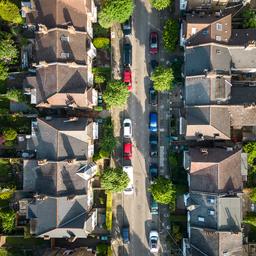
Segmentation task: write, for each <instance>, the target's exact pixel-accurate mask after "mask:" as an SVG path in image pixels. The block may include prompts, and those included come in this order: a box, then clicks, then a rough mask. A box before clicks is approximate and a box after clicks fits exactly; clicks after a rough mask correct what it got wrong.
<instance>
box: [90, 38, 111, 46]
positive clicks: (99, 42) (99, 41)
mask: <svg viewBox="0 0 256 256" xmlns="http://www.w3.org/2000/svg"><path fill="white" fill-rule="evenodd" d="M93 45H94V46H95V48H97V49H108V48H109V46H110V40H109V38H107V37H96V38H94V39H93Z"/></svg>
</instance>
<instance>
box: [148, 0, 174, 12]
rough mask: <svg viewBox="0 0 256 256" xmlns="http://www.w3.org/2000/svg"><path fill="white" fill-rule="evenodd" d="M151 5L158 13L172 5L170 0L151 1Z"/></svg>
mask: <svg viewBox="0 0 256 256" xmlns="http://www.w3.org/2000/svg"><path fill="white" fill-rule="evenodd" d="M151 3H152V6H153V7H154V8H155V9H157V10H159V11H160V10H163V9H165V8H167V7H168V6H169V5H170V4H171V3H172V0H151Z"/></svg>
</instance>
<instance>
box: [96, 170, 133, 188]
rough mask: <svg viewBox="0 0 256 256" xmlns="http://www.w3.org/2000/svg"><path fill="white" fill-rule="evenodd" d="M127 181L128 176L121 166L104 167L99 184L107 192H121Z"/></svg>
mask: <svg viewBox="0 0 256 256" xmlns="http://www.w3.org/2000/svg"><path fill="white" fill-rule="evenodd" d="M128 183H129V177H128V175H127V173H126V172H124V171H123V170H122V169H121V168H116V169H112V168H108V169H105V170H104V172H103V174H102V176H101V186H102V188H104V189H105V190H106V191H109V192H122V191H123V190H124V189H125V188H126V187H127V186H128Z"/></svg>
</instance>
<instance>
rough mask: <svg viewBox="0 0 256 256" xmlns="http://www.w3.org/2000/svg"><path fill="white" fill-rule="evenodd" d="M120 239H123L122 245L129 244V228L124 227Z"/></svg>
mask: <svg viewBox="0 0 256 256" xmlns="http://www.w3.org/2000/svg"><path fill="white" fill-rule="evenodd" d="M122 237H123V243H124V244H129V243H130V228H129V226H124V227H123V228H122Z"/></svg>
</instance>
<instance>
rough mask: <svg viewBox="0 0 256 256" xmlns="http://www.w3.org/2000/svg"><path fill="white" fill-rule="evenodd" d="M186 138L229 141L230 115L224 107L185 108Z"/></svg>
mask: <svg viewBox="0 0 256 256" xmlns="http://www.w3.org/2000/svg"><path fill="white" fill-rule="evenodd" d="M186 117H187V120H186V121H187V126H186V137H187V139H196V138H199V137H198V136H201V135H203V136H204V138H205V139H207V138H213V137H216V138H218V139H227V140H228V139H230V114H229V112H228V108H227V107H226V106H221V105H214V106H213V105H211V106H209V105H206V106H191V107H186Z"/></svg>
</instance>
